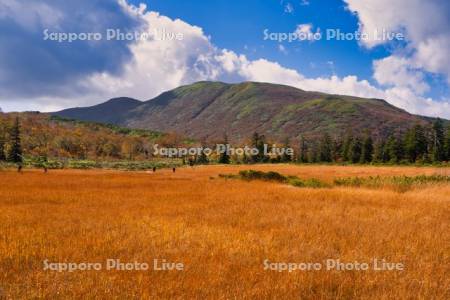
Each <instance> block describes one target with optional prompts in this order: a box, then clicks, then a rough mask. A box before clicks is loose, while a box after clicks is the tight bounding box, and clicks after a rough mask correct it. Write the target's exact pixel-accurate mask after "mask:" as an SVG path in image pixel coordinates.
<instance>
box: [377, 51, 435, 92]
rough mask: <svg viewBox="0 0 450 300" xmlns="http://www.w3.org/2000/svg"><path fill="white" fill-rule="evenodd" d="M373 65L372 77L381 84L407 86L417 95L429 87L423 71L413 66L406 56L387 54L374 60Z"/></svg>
mask: <svg viewBox="0 0 450 300" xmlns="http://www.w3.org/2000/svg"><path fill="white" fill-rule="evenodd" d="M373 65H374V78H375V79H376V80H377V82H378V83H380V84H381V85H387V86H396V87H403V88H409V89H411V90H412V91H413V92H415V93H416V94H419V95H423V94H424V93H425V92H427V91H428V90H429V89H430V87H429V85H428V84H427V83H426V82H425V81H424V76H425V75H424V73H423V72H422V71H420V70H418V69H415V68H413V66H412V63H411V62H410V60H409V59H407V58H404V57H398V56H394V55H393V56H388V57H386V58H383V59H380V60H376V61H374V63H373Z"/></svg>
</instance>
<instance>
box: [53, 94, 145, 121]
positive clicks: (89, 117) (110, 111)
mask: <svg viewBox="0 0 450 300" xmlns="http://www.w3.org/2000/svg"><path fill="white" fill-rule="evenodd" d="M141 104H142V102H141V101H138V100H136V99H132V98H127V97H121V98H113V99H110V100H108V101H106V102H104V103H101V104H98V105H94V106H90V107H75V108H69V109H65V110H62V111H59V112H57V113H54V115H57V116H60V117H63V118H71V119H76V120H81V121H92V122H99V123H109V124H116V125H118V124H121V123H122V116H123V112H127V111H130V110H132V109H133V108H136V107H138V106H139V105H141Z"/></svg>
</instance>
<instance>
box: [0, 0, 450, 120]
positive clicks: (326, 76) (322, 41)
mask: <svg viewBox="0 0 450 300" xmlns="http://www.w3.org/2000/svg"><path fill="white" fill-rule="evenodd" d="M117 32H120V33H123V34H125V33H129V34H130V37H125V36H124V35H122V36H121V35H120V34H119V35H118V34H117ZM376 32H378V36H375V33H376ZM383 32H384V33H385V34H384V35H382V34H381V33H383ZM113 33H114V34H113ZM143 33H146V35H143ZM339 33H340V34H339ZM69 35H70V36H71V39H72V40H71V41H69V40H68V36H69ZM289 39H290V40H289ZM449 50H450V2H448V0H427V1H424V0H327V1H319V0H267V1H258V0H247V1H231V0H228V1H226V0H212V1H198V0H197V1H194V0H191V1H190V0H185V1H180V0H178V1H175V0H102V1H92V0H78V1H67V0H66V1H63V0H0V108H1V109H2V110H3V111H23V110H40V111H55V110H59V109H63V108H67V107H75V106H89V105H94V104H97V103H100V102H104V101H106V100H107V99H110V98H113V97H120V96H128V97H134V98H136V99H139V100H149V99H151V98H153V97H155V96H157V95H158V94H160V93H162V92H164V91H166V90H169V89H172V88H175V87H178V86H180V85H184V84H189V83H192V82H196V81H200V80H217V81H224V82H242V81H261V82H272V83H280V84H286V85H291V86H294V87H297V88H300V89H304V90H313V91H321V92H326V93H332V94H345V95H353V96H359V97H368V98H381V99H385V100H387V101H388V102H389V103H391V104H393V105H395V106H398V107H400V108H403V109H405V110H407V111H409V112H411V113H414V114H421V115H427V116H439V117H444V118H449V119H450V56H449V55H448V53H450V51H449Z"/></svg>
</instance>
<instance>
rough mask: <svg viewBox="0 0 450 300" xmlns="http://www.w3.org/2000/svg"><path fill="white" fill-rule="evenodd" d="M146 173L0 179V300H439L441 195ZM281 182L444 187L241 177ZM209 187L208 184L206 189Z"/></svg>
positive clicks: (446, 249) (442, 283) (445, 238)
mask: <svg viewBox="0 0 450 300" xmlns="http://www.w3.org/2000/svg"><path fill="white" fill-rule="evenodd" d="M243 169H248V167H245V166H229V167H223V166H210V167H196V168H195V169H190V168H186V169H178V170H177V172H176V173H175V174H172V172H171V171H169V170H162V171H158V172H157V173H156V174H152V173H150V174H149V173H143V172H142V173H138V172H113V171H74V170H71V171H51V172H49V173H48V174H43V173H41V172H40V171H26V172H25V173H23V174H17V173H15V172H12V171H2V172H0V270H1V273H0V293H3V295H4V296H5V297H6V298H11V299H21V298H47V299H65V298H79V299H134V298H135V299H139V298H144V299H146V298H164V299H167V298H174V299H205V298H206V299H250V298H252V299H253V298H254V299H275V298H277V299H334V298H339V299H352V298H358V299H449V298H450V290H449V287H450V279H449V277H450V276H449V275H450V268H449V266H450V233H449V232H450V205H449V204H450V186H449V185H436V186H428V187H425V188H423V189H416V190H414V191H410V192H406V193H396V192H394V191H391V190H368V189H362V188H357V189H356V188H333V189H301V188H294V187H290V186H286V185H281V184H275V183H267V182H258V181H254V182H245V181H240V180H225V179H218V178H216V177H217V175H218V174H219V173H237V172H238V171H239V170H243ZM252 169H259V170H262V171H268V170H273V171H277V172H280V173H282V174H284V175H297V176H299V177H302V178H305V177H315V178H318V179H321V180H327V181H332V180H333V178H335V177H345V176H366V175H367V176H369V175H381V176H387V175H389V176H392V175H403V174H404V175H410V176H412V175H418V174H427V175H430V174H434V173H438V174H449V169H433V168H410V167H398V168H394V167H337V166H330V167H327V166H307V167H296V166H288V165H275V166H274V165H272V166H252ZM211 176H212V177H214V178H215V179H210V177H211ZM107 258H120V259H121V261H131V262H132V261H135V260H136V261H140V262H151V261H152V259H153V258H165V259H167V260H170V261H177V262H183V263H184V264H185V268H186V270H185V271H105V270H103V271H84V272H83V271H78V272H73V273H67V272H65V273H58V272H52V271H44V270H43V261H44V260H45V259H49V260H50V261H53V262H104V261H105V260H106V259H107ZM328 258H340V259H341V261H359V262H370V261H371V260H372V259H373V258H380V259H381V258H385V259H386V260H388V261H393V262H402V263H404V264H405V268H406V270H405V271H403V272H399V271H394V272H376V271H343V272H336V271H323V270H322V271H296V272H293V273H287V272H283V273H278V272H274V271H265V270H264V269H263V261H264V260H265V259H269V260H270V261H274V262H276V261H278V262H322V261H323V260H324V259H328ZM0 298H1V297H0Z"/></svg>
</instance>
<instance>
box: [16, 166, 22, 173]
mask: <svg viewBox="0 0 450 300" xmlns="http://www.w3.org/2000/svg"><path fill="white" fill-rule="evenodd" d="M17 172H19V173H22V165H20V164H19V165H17Z"/></svg>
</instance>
